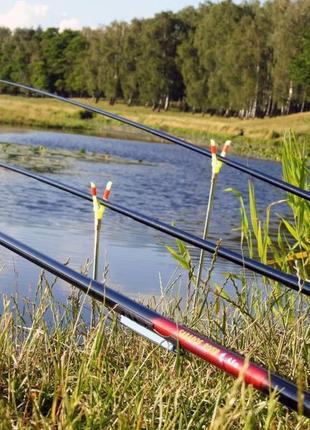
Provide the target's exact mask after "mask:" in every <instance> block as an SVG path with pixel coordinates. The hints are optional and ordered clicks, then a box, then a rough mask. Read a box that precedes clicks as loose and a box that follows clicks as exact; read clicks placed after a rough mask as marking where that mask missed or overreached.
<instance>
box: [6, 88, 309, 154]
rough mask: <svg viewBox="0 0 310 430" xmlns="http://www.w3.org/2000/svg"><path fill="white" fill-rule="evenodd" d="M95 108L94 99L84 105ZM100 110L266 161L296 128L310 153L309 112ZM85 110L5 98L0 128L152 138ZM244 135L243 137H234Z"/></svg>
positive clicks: (120, 107) (124, 107)
mask: <svg viewBox="0 0 310 430" xmlns="http://www.w3.org/2000/svg"><path fill="white" fill-rule="evenodd" d="M83 102H86V103H88V104H94V101H93V100H90V99H87V100H83ZM96 106H98V107H101V108H103V109H106V110H110V111H111V112H114V113H117V114H120V115H123V116H126V117H128V118H130V119H132V120H134V121H138V122H141V123H143V124H146V125H149V126H151V127H156V128H159V129H161V130H163V131H167V132H169V133H172V134H175V135H176V136H179V137H184V138H187V139H189V140H191V141H193V142H195V143H197V144H200V145H209V139H210V137H215V138H218V139H220V140H224V139H226V138H230V139H233V142H234V145H233V151H234V152H235V153H236V154H240V155H249V156H253V157H262V158H273V159H279V158H280V146H281V144H280V142H281V139H282V137H283V135H284V133H285V132H287V131H288V130H289V129H292V130H293V131H294V132H295V134H296V137H297V141H298V142H306V143H307V147H308V148H309V149H308V152H309V154H310V112H307V113H302V114H295V115H290V116H285V117H275V118H265V119H252V120H241V119H238V118H222V117H215V116H209V115H205V116H202V115H201V114H195V115H193V114H191V113H181V112H176V111H169V112H152V110H151V109H150V108H145V107H135V106H133V107H128V106H127V105H125V104H122V103H117V104H116V105H114V106H110V105H108V103H106V102H99V103H98V104H97V105H96ZM81 114H82V111H81V110H79V109H78V108H75V107H73V106H70V105H66V104H63V103H60V102H57V101H54V100H48V99H39V98H38V99H37V98H27V97H20V96H16V97H15V96H4V95H1V96H0V124H2V125H15V126H28V127H30V126H31V127H37V128H52V129H59V130H69V131H72V130H73V131H78V132H85V133H92V134H96V135H106V134H108V135H109V134H111V133H112V134H113V133H115V134H119V135H120V136H123V137H124V136H126V135H129V136H132V137H134V138H140V139H150V137H149V136H146V135H145V134H144V133H142V132H141V133H135V134H133V135H132V133H133V129H132V128H129V127H127V126H122V125H120V124H119V123H116V122H115V121H112V120H109V119H107V118H103V117H101V116H98V115H95V116H94V117H93V118H91V119H82V118H81ZM241 130H242V132H243V136H239V137H235V138H234V136H236V135H238V134H239V133H240V131H241Z"/></svg>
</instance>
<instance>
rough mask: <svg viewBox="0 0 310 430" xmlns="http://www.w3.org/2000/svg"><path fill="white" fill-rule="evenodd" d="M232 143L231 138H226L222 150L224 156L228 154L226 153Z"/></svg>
mask: <svg viewBox="0 0 310 430" xmlns="http://www.w3.org/2000/svg"><path fill="white" fill-rule="evenodd" d="M230 145H231V140H226V142H225V143H224V147H223V150H222V152H221V156H222V157H225V156H226V154H227V152H228V150H229V148H230Z"/></svg>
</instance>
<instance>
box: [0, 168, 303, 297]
mask: <svg viewBox="0 0 310 430" xmlns="http://www.w3.org/2000/svg"><path fill="white" fill-rule="evenodd" d="M0 167H3V168H5V169H7V170H10V171H13V172H15V173H18V174H21V175H24V176H27V177H29V178H32V179H35V180H37V181H39V182H42V183H44V184H47V185H49V186H52V187H54V188H58V189H59V190H62V191H65V192H68V193H70V194H72V195H74V196H76V197H79V198H82V199H84V200H87V201H92V196H90V195H89V194H88V193H85V192H83V191H81V190H79V189H77V188H74V187H71V186H69V185H65V184H63V183H61V182H58V181H55V180H53V179H50V178H48V177H46V176H42V175H38V174H36V173H32V172H30V171H28V170H24V169H21V168H20V167H16V166H11V165H9V164H6V163H3V162H0ZM98 201H99V202H100V203H101V204H102V205H104V206H106V207H107V208H109V209H111V210H112V211H114V212H117V213H119V214H122V215H124V216H126V217H128V218H131V219H133V220H135V221H138V222H140V223H141V224H144V225H147V226H148V227H152V228H154V229H155V230H158V231H160V232H162V233H166V234H168V235H170V236H173V237H174V238H176V239H180V240H183V241H184V242H187V243H189V244H190V245H193V246H196V247H197V248H200V249H203V250H204V251H208V252H211V253H212V254H214V253H215V252H216V253H217V255H218V256H219V257H222V258H224V259H226V260H228V261H230V262H232V263H235V264H237V265H239V266H241V267H243V268H246V269H249V270H252V271H253V272H256V273H258V274H260V275H263V276H266V277H267V278H270V279H273V280H275V281H278V282H280V283H281V284H283V285H286V286H287V287H289V288H292V289H293V290H296V291H298V292H301V293H303V294H306V295H307V296H310V282H307V281H304V283H303V286H302V288H301V287H300V280H299V279H298V278H297V277H296V276H293V275H290V274H288V273H283V272H281V271H279V270H276V269H274V268H272V267H269V266H266V265H265V264H262V263H260V262H258V261H256V260H253V259H251V258H248V257H244V256H242V255H240V254H238V253H236V252H233V251H230V250H229V249H227V248H224V247H222V246H220V247H218V246H217V245H216V244H214V243H213V242H210V241H208V240H204V239H200V238H199V237H197V236H195V235H193V234H191V233H187V232H185V231H183V230H181V229H179V228H176V227H172V226H171V225H169V224H166V223H163V222H161V221H159V220H157V219H155V218H152V217H149V216H147V215H144V214H141V213H139V212H137V211H133V210H132V209H128V208H126V207H124V206H120V205H118V204H116V203H111V202H110V201H108V200H103V199H100V198H99V197H98Z"/></svg>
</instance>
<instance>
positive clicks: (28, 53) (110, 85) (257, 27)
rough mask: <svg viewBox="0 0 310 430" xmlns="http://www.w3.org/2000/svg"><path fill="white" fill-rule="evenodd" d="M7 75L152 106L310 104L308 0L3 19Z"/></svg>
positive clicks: (0, 47) (299, 107)
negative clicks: (23, 21) (93, 22)
mask: <svg viewBox="0 0 310 430" xmlns="http://www.w3.org/2000/svg"><path fill="white" fill-rule="evenodd" d="M0 77H1V78H2V79H9V80H13V81H17V82H22V83H27V84H30V85H33V86H35V87H39V88H43V89H46V90H48V91H51V92H56V93H58V94H61V95H65V96H73V97H75V96H78V97H94V98H96V100H99V99H100V98H102V97H105V98H107V99H108V100H109V101H110V103H111V104H113V103H114V102H115V101H116V100H117V99H124V100H125V101H126V102H127V103H128V105H132V104H144V105H146V106H150V107H152V109H154V110H155V109H157V110H160V109H168V108H169V106H171V104H173V105H174V106H177V107H178V108H179V109H181V110H191V111H192V112H203V113H211V114H217V115H226V116H233V115H234V116H240V117H246V118H247V117H257V116H270V115H278V114H289V113H291V112H302V111H306V110H310V1H309V0H267V1H266V2H264V3H263V4H260V2H259V1H253V2H250V3H243V4H234V3H233V2H232V1H231V0H225V1H222V2H220V3H216V4H212V3H210V2H205V3H202V4H201V5H200V6H199V7H198V8H194V7H188V8H185V9H182V10H181V11H179V12H177V13H172V12H162V13H159V14H157V15H155V16H154V17H153V18H150V19H134V20H132V21H131V23H126V22H118V21H115V22H113V23H112V24H110V25H108V26H102V27H99V28H98V29H90V28H84V29H82V30H81V31H73V30H65V31H63V32H60V31H59V30H58V29H57V28H48V29H46V30H42V29H41V28H38V29H24V28H22V29H17V30H15V31H14V32H11V31H10V30H9V29H7V28H0ZM1 91H2V92H6V93H12V92H13V93H16V90H14V89H12V88H5V87H1Z"/></svg>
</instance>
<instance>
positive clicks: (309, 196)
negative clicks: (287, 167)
mask: <svg viewBox="0 0 310 430" xmlns="http://www.w3.org/2000/svg"><path fill="white" fill-rule="evenodd" d="M0 83H2V84H6V85H10V86H13V87H16V88H21V89H23V90H26V91H32V92H34V93H36V94H40V95H42V96H46V97H50V98H53V99H56V100H58V101H62V102H65V103H69V104H71V105H74V106H78V107H80V108H82V109H85V110H88V111H90V112H94V113H97V114H99V115H103V116H106V117H108V118H111V119H114V120H116V121H119V122H122V123H123V124H127V125H130V126H131V127H134V128H137V129H139V130H142V131H145V132H146V133H149V134H152V135H153V136H156V137H159V138H161V139H165V140H167V141H169V142H172V143H175V144H176V145H180V146H182V147H184V148H187V149H190V150H191V151H194V152H197V153H198V154H200V155H204V156H205V157H209V158H211V152H210V151H209V150H208V149H204V148H200V147H199V146H196V145H193V144H192V143H190V142H187V141H186V140H184V139H180V138H178V137H175V136H172V135H171V134H169V133H166V132H163V131H160V130H157V129H155V128H152V127H148V126H146V125H143V124H141V123H138V122H135V121H132V120H130V119H128V118H125V117H122V116H120V115H116V114H113V113H111V112H108V111H105V110H103V109H100V108H97V107H94V106H90V105H87V104H85V103H81V102H78V101H76V100H72V99H69V98H66V97H62V96H58V95H56V94H53V93H49V92H48V91H44V90H39V89H38V88H33V87H30V86H28V85H24V84H19V83H15V82H11V81H7V80H5V79H0ZM218 158H219V160H221V161H222V162H223V163H225V164H227V165H228V166H230V167H233V168H235V169H237V170H239V171H241V172H244V173H247V174H249V175H251V176H253V177H254V178H257V179H260V180H262V181H264V182H267V183H268V184H270V185H273V186H274V187H277V188H280V189H282V190H284V191H287V192H289V193H291V194H295V195H296V196H298V197H302V198H304V199H306V200H310V192H309V191H306V190H302V189H301V188H298V187H295V186H294V185H292V184H289V183H288V182H285V181H282V180H281V179H277V178H275V177H273V176H271V175H267V174H265V173H262V172H260V171H259V170H256V169H253V168H251V167H248V166H245V165H244V164H241V163H239V162H237V161H235V160H232V159H230V158H225V157H221V156H219V157H218Z"/></svg>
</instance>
